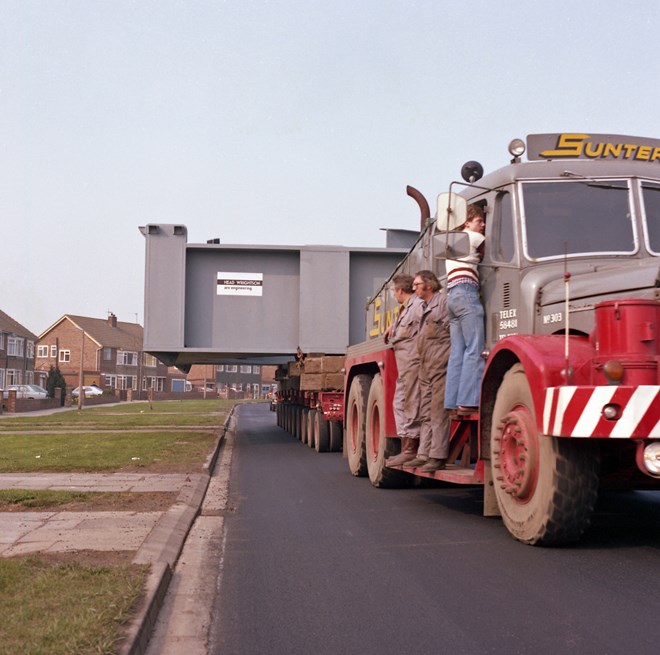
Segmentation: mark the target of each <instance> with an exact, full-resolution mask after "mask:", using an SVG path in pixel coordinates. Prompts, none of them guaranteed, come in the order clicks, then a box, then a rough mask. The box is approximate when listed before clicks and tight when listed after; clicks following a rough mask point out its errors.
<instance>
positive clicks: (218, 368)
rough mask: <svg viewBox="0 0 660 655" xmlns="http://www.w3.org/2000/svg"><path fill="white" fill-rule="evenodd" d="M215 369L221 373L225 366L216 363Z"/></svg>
mask: <svg viewBox="0 0 660 655" xmlns="http://www.w3.org/2000/svg"><path fill="white" fill-rule="evenodd" d="M215 370H216V371H217V372H218V373H222V372H223V371H224V370H225V367H224V365H223V364H218V365H217V366H216V367H215Z"/></svg>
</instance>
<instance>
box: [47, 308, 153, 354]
mask: <svg viewBox="0 0 660 655" xmlns="http://www.w3.org/2000/svg"><path fill="white" fill-rule="evenodd" d="M67 320H68V321H71V322H72V323H73V324H74V325H75V326H76V327H78V328H81V329H82V330H84V332H85V334H86V335H87V336H88V337H89V338H90V339H92V340H93V341H95V342H96V343H97V344H98V346H99V347H107V348H118V349H120V350H133V351H141V350H142V344H143V341H144V330H143V328H142V326H141V325H139V324H138V323H126V322H124V321H117V327H112V325H110V323H109V321H108V320H105V319H102V318H89V317H88V316H75V315H73V314H65V315H64V316H62V318H61V319H60V320H59V321H56V322H55V323H54V324H53V325H51V326H50V327H49V328H48V329H47V330H46V331H45V332H44V333H43V334H42V335H41V336H40V337H39V338H40V339H41V338H43V337H44V336H45V335H46V334H47V333H48V332H50V331H51V330H52V329H53V328H55V327H56V326H57V325H59V324H60V323H61V322H62V321H67Z"/></svg>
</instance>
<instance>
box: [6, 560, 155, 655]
mask: <svg viewBox="0 0 660 655" xmlns="http://www.w3.org/2000/svg"><path fill="white" fill-rule="evenodd" d="M147 572H148V567H144V566H140V567H138V566H112V567H90V566H82V565H78V564H50V563H48V562H46V561H44V560H42V559H39V558H38V557H27V558H18V559H4V560H2V559H0V616H2V621H0V654H1V655H16V654H17V653H21V654H22V655H72V654H73V653H75V654H76V655H86V654H88V653H89V654H92V653H96V654H111V653H114V652H116V648H115V646H116V643H117V640H118V638H119V637H120V631H121V627H122V625H123V624H124V623H125V622H126V620H127V619H128V618H129V617H130V616H131V612H132V611H134V608H135V606H136V603H137V601H138V599H139V596H140V594H141V591H142V587H143V585H144V582H145V579H146V575H147Z"/></svg>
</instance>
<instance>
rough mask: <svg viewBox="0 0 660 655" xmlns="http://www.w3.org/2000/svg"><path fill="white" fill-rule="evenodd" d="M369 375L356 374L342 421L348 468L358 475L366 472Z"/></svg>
mask: <svg viewBox="0 0 660 655" xmlns="http://www.w3.org/2000/svg"><path fill="white" fill-rule="evenodd" d="M370 384H371V377H370V376H369V375H364V374H362V375H356V376H355V377H354V378H353V381H352V382H351V389H350V391H349V393H348V407H347V408H346V421H345V423H344V427H345V434H346V443H345V445H344V447H345V448H346V455H347V458H348V468H349V469H350V471H351V473H352V474H353V475H355V476H358V477H364V476H365V475H366V474H367V456H366V452H365V448H364V434H365V424H366V420H367V400H368V398H369V386H370Z"/></svg>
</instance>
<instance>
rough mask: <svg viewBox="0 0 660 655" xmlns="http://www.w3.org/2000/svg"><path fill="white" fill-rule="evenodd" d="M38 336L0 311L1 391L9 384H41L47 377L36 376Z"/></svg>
mask: <svg viewBox="0 0 660 655" xmlns="http://www.w3.org/2000/svg"><path fill="white" fill-rule="evenodd" d="M36 342H37V335H36V334H33V333H32V332H30V330H28V329H27V328H25V327H23V326H22V325H21V324H20V323H19V322H18V321H15V320H14V319H13V318H12V317H11V316H9V315H8V314H5V313H4V312H3V311H2V310H0V389H4V387H6V386H7V385H9V384H39V385H41V386H45V384H44V383H45V381H46V377H45V376H44V377H43V378H42V377H41V376H39V375H38V374H37V375H35V371H34V368H35V360H34V355H35V344H36Z"/></svg>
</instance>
